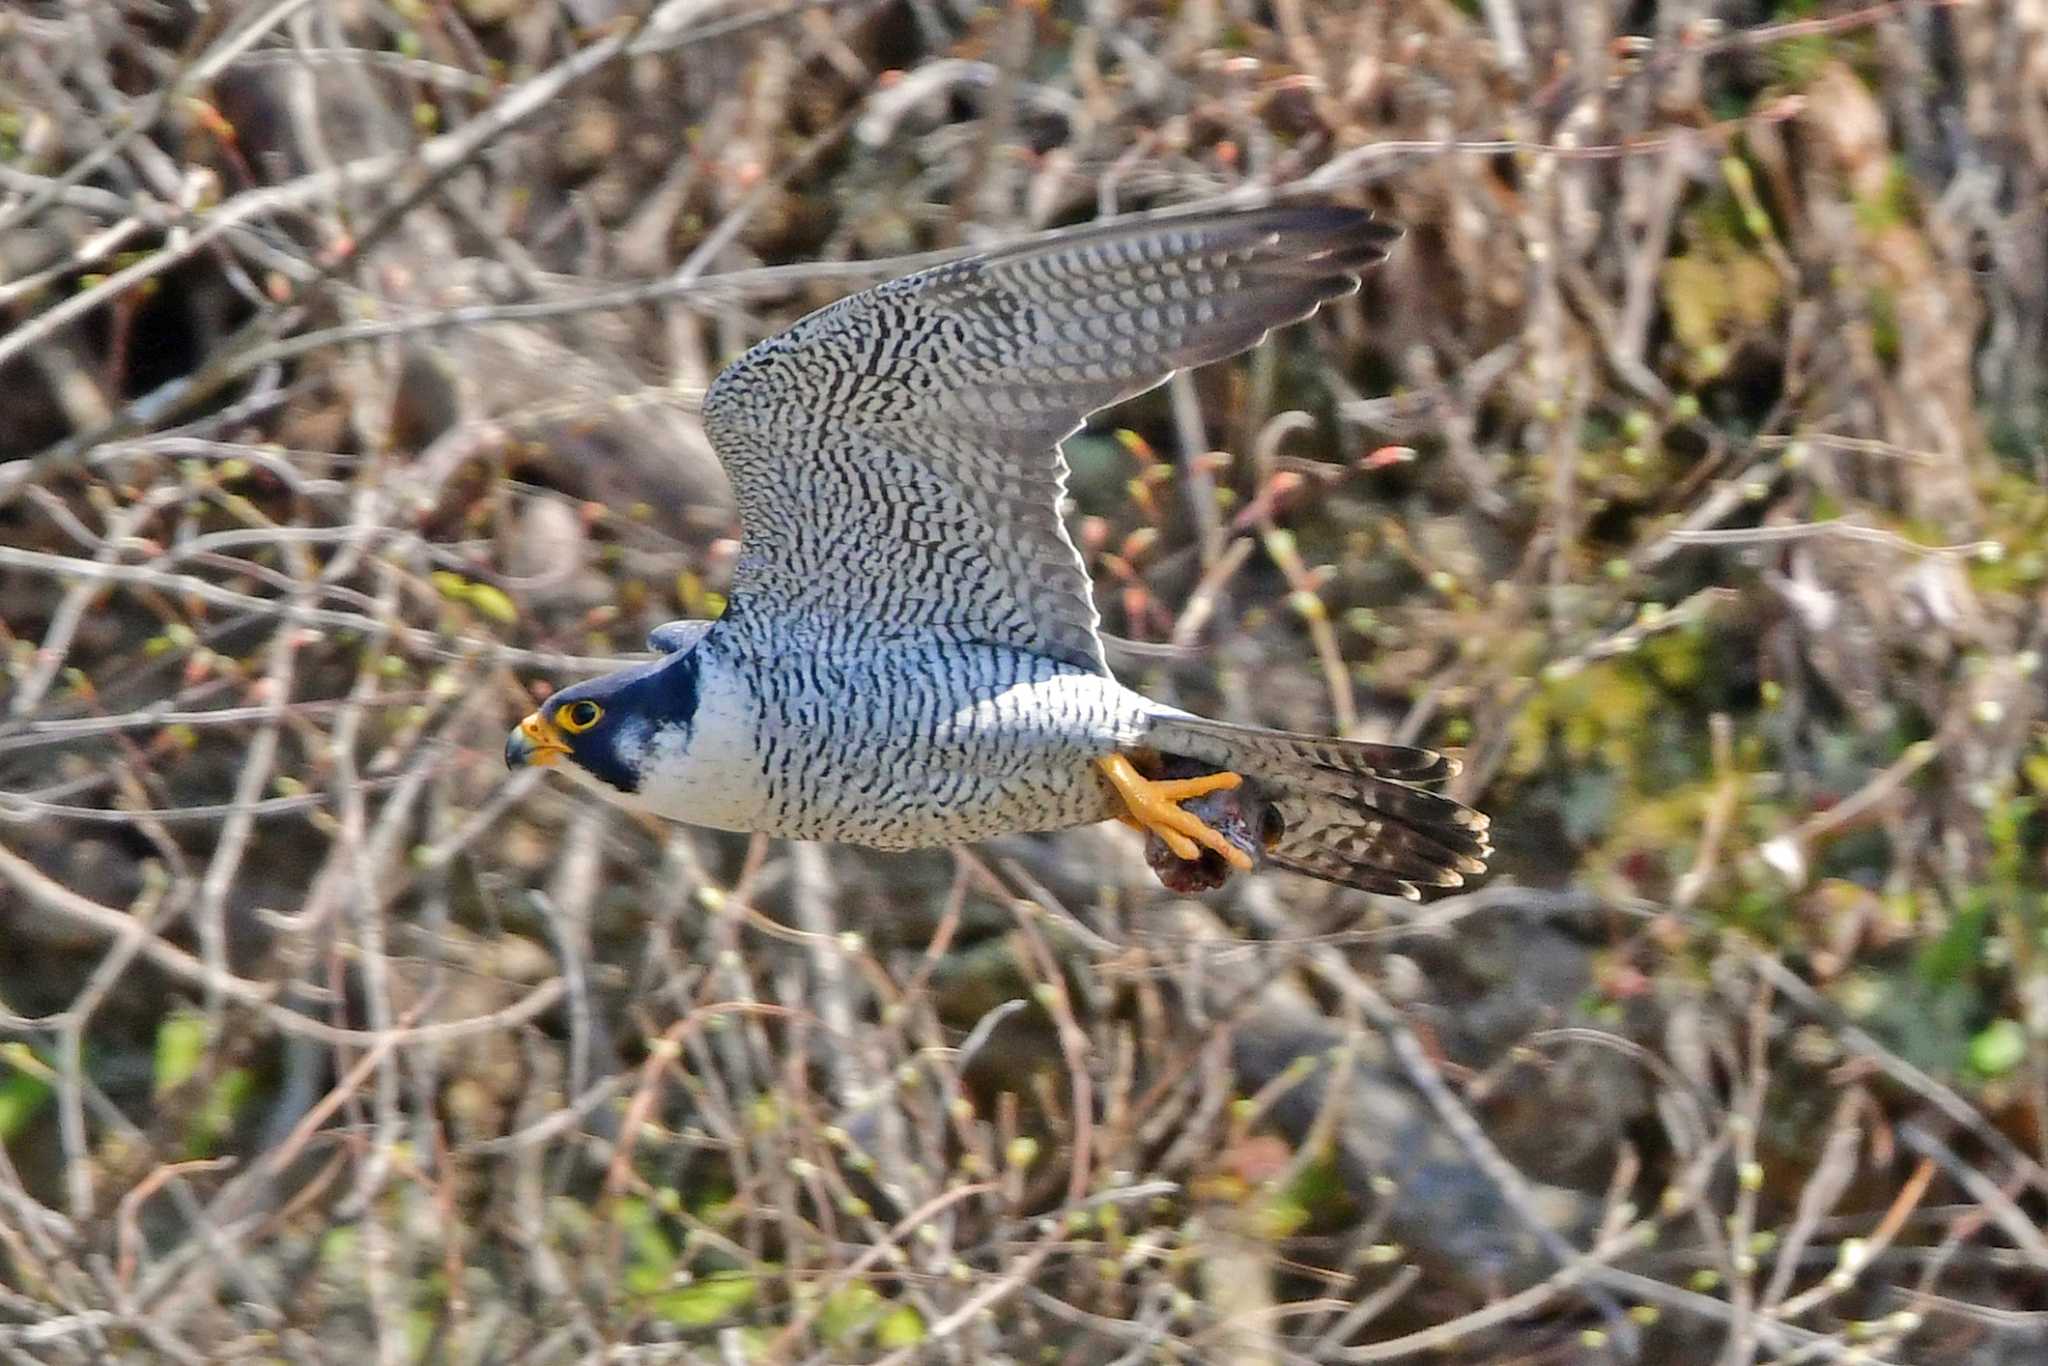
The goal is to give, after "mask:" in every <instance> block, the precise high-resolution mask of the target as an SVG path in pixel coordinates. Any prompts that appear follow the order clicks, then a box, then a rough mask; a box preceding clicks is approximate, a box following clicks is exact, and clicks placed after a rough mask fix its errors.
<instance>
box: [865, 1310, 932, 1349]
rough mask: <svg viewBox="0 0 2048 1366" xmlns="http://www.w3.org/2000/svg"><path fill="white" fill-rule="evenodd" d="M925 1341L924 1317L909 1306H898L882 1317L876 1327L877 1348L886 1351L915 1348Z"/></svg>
mask: <svg viewBox="0 0 2048 1366" xmlns="http://www.w3.org/2000/svg"><path fill="white" fill-rule="evenodd" d="M923 1341H924V1315H922V1314H920V1313H918V1312H917V1311H916V1310H915V1309H912V1308H911V1307H910V1306H909V1305H907V1304H902V1305H898V1306H897V1307H896V1308H894V1309H891V1310H890V1311H889V1312H888V1313H886V1314H884V1315H882V1320H881V1322H880V1323H877V1324H876V1325H875V1346H877V1347H880V1348H882V1349H883V1350H885V1351H893V1350H895V1349H897V1348H899V1347H915V1346H917V1344H918V1343H920V1342H923Z"/></svg>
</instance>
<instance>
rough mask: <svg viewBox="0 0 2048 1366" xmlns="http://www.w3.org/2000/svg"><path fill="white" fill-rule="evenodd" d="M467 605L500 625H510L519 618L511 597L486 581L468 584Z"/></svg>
mask: <svg viewBox="0 0 2048 1366" xmlns="http://www.w3.org/2000/svg"><path fill="white" fill-rule="evenodd" d="M469 605H470V606H471V607H474V608H476V610H477V611H479V612H482V613H483V614H484V615H485V616H487V617H489V618H490V619H491V620H492V621H495V622H497V623H498V624H499V625H500V626H510V625H511V624H512V623H513V622H515V621H517V620H519V609H518V608H517V607H515V606H513V605H512V599H510V598H508V597H506V596H505V594H504V592H503V591H502V590H501V589H497V588H494V587H492V586H491V585H490V584H487V583H473V584H471V585H470V586H469Z"/></svg>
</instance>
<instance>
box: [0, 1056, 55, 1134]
mask: <svg viewBox="0 0 2048 1366" xmlns="http://www.w3.org/2000/svg"><path fill="white" fill-rule="evenodd" d="M49 1099H50V1084H49V1083H48V1082H46V1081H44V1080H43V1079H42V1078H41V1077H36V1076H31V1075H30V1074H28V1073H27V1072H16V1073H14V1074H13V1075H11V1076H8V1077H5V1078H0V1143H5V1142H6V1141H7V1140H8V1139H11V1138H13V1137H14V1136H15V1135H16V1134H18V1133H20V1132H21V1131H22V1130H23V1129H26V1128H27V1127H28V1125H29V1121H30V1120H32V1119H34V1118H35V1117H36V1112H37V1111H39V1110H41V1109H42V1108H43V1106H44V1105H46V1104H48V1103H49Z"/></svg>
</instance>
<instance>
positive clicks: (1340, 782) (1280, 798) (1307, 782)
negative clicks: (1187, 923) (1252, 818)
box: [1144, 716, 1493, 899]
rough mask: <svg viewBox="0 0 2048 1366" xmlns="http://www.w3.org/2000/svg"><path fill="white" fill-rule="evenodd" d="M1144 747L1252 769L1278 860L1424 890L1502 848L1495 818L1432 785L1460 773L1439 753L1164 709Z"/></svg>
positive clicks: (1457, 882)
mask: <svg viewBox="0 0 2048 1366" xmlns="http://www.w3.org/2000/svg"><path fill="white" fill-rule="evenodd" d="M1144 744H1145V745H1146V746H1147V747H1148V748H1151V749H1155V750H1157V751H1158V752H1159V753H1161V754H1162V755H1175V756H1183V757H1185V758H1187V759H1192V760H1196V761H1198V762H1200V763H1203V764H1206V765H1211V766H1213V767H1215V768H1217V769H1230V770H1232V771H1234V772H1237V773H1241V774H1243V775H1244V778H1245V781H1246V785H1247V789H1248V792H1249V793H1250V794H1251V795H1252V797H1253V798H1254V802H1258V801H1263V803H1265V804H1266V805H1267V806H1268V807H1269V808H1270V812H1271V817H1277V820H1274V819H1271V818H1269V819H1268V821H1267V822H1266V828H1265V831H1264V833H1265V834H1266V835H1267V836H1268V837H1269V842H1268V843H1267V845H1266V852H1265V857H1266V861H1267V862H1268V863H1271V864H1274V865H1276V866H1277V867H1281V868H1288V869H1292V870H1293V871H1295V872H1298V873H1306V874H1308V875H1309V876H1310V877H1316V878H1321V879H1322V880H1323V881H1325V882H1335V883H1338V884H1340V885H1342V886H1346V887H1357V888H1361V889H1362V890H1365V891H1368V892H1381V893H1385V894H1387V895H1390V896H1404V897H1408V898H1410V899H1414V898H1416V897H1418V896H1419V895H1420V892H1419V891H1418V889H1419V888H1423V887H1457V886H1461V885H1462V884H1463V883H1464V881H1465V878H1466V877H1468V876H1471V875H1474V874H1478V873H1483V872H1485V871H1486V857H1487V855H1488V854H1490V853H1492V852H1493V846H1492V844H1491V842H1490V841H1489V839H1488V836H1487V819H1486V817H1485V816H1484V815H1482V814H1480V813H1479V812H1477V811H1474V810H1473V809H1472V808H1471V807H1469V806H1466V805H1464V804H1463V803H1462V802H1459V801H1455V800H1453V799H1452V798H1450V797H1446V796H1443V795H1441V794H1440V793H1436V792H1430V791H1427V790H1426V789H1425V787H1424V786H1423V785H1425V784H1435V783H1439V782H1442V781H1443V780H1444V779H1446V778H1449V777H1450V776H1451V775H1452V774H1454V773H1456V772H1457V771H1458V768H1457V761H1456V760H1454V759H1449V758H1446V757H1445V756H1443V755H1441V754H1438V753H1435V752H1434V751H1432V750H1426V749H1410V748H1408V747H1407V746H1405V745H1375V744H1368V743H1365V742H1362V741H1357V740H1329V739H1322V738H1319V737H1316V736H1312V735H1296V734H1293V733H1291V732H1289V731H1281V730H1263V729H1260V728H1259V727H1256V726H1233V725H1229V724H1227V723H1225V722H1222V721H1210V720H1206V719H1204V718H1201V717H1195V716H1162V717H1160V718H1158V719H1157V720H1155V721H1154V722H1153V723H1152V724H1151V726H1150V727H1149V728H1148V729H1147V731H1146V733H1145V737H1144ZM1247 809H1248V810H1250V809H1251V808H1249V807H1248V808H1247ZM1253 828H1254V829H1257V828H1258V826H1257V824H1254V826H1253Z"/></svg>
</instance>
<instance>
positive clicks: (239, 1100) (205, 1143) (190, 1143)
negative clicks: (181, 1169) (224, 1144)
mask: <svg viewBox="0 0 2048 1366" xmlns="http://www.w3.org/2000/svg"><path fill="white" fill-rule="evenodd" d="M255 1092H256V1076H255V1074H254V1073H253V1072H251V1071H250V1070H249V1069H248V1068H246V1067H231V1068H229V1069H228V1070H227V1071H225V1072H223V1073H221V1074H220V1076H219V1077H217V1078H215V1079H214V1083H213V1085H212V1087H210V1088H209V1089H208V1090H207V1093H206V1099H205V1100H204V1101H202V1102H201V1103H200V1106H199V1108H198V1109H197V1110H195V1111H193V1113H192V1119H191V1122H190V1123H189V1124H187V1125H186V1128H185V1155H186V1156H187V1157H204V1156H206V1155H207V1154H208V1153H210V1152H212V1151H213V1150H214V1149H215V1148H217V1147H219V1146H220V1141H221V1140H222V1139H223V1138H226V1137H227V1135H228V1131H229V1130H230V1129H232V1128H234V1127H235V1116H237V1115H239V1114H240V1113H241V1112H242V1107H243V1106H244V1105H246V1104H248V1102H249V1098H250V1096H252V1095H254V1094H255Z"/></svg>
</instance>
